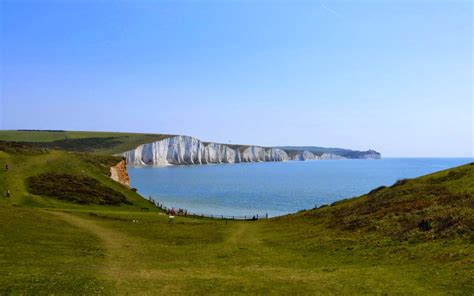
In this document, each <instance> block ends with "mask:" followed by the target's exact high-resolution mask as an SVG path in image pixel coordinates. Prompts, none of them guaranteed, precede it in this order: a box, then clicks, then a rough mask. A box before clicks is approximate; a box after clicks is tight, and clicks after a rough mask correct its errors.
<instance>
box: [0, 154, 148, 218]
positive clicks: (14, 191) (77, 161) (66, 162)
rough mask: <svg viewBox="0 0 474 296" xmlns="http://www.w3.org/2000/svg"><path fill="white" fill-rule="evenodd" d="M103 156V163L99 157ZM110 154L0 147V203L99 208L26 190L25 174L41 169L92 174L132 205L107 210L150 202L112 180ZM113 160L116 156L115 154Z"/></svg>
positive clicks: (40, 171)
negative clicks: (12, 150) (11, 150)
mask: <svg viewBox="0 0 474 296" xmlns="http://www.w3.org/2000/svg"><path fill="white" fill-rule="evenodd" d="M104 158H105V159H106V162H105V164H102V163H101V161H103V159H104ZM110 158H111V157H109V156H106V157H102V156H93V155H90V154H77V153H68V152H64V151H54V150H50V151H48V152H46V153H10V154H7V153H5V152H1V151H0V186H1V187H2V188H0V189H1V196H2V197H1V198H0V203H9V204H15V205H19V206H31V207H41V208H71V209H81V210H89V209H101V208H102V206H100V205H79V204H74V203H70V202H65V201H60V200H56V199H53V198H48V197H44V196H37V195H33V194H30V193H29V192H28V191H27V187H26V180H27V179H28V177H31V176H36V175H39V174H42V173H51V172H52V173H59V174H61V173H65V174H79V175H85V176H88V177H91V178H94V179H96V180H98V181H99V182H100V184H102V185H104V186H106V187H108V188H111V189H113V190H115V191H118V192H121V193H122V194H124V195H125V197H126V198H127V200H129V201H130V202H132V203H133V204H132V205H125V204H122V205H120V206H113V207H110V208H109V209H110V210H130V209H132V210H133V209H141V208H144V207H149V208H150V209H152V210H153V208H152V207H151V205H150V203H149V202H148V201H146V200H144V199H143V198H142V197H140V196H139V195H138V194H136V193H135V192H133V191H131V190H130V189H129V188H127V187H125V186H123V185H121V184H119V183H117V182H115V181H113V180H112V179H110V177H109V176H108V175H107V173H108V170H109V166H108V165H107V164H106V163H114V162H111V159H110ZM114 159H116V162H118V161H119V160H120V158H118V157H116V158H114ZM5 164H8V165H9V170H8V171H5V169H4V168H5ZM7 190H10V192H11V196H10V198H6V191H7Z"/></svg>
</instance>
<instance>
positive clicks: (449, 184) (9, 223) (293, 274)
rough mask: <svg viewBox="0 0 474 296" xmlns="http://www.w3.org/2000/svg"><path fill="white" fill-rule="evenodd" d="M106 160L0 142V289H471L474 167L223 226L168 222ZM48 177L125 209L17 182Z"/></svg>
mask: <svg viewBox="0 0 474 296" xmlns="http://www.w3.org/2000/svg"><path fill="white" fill-rule="evenodd" d="M118 160H119V158H115V157H110V156H99V155H92V154H85V153H68V152H64V151H54V150H48V151H46V152H41V153H26V152H23V153H22V152H16V153H12V152H10V153H5V152H1V151H0V188H1V189H2V192H5V190H6V189H7V188H8V189H10V190H11V192H12V196H11V197H10V199H7V198H6V197H5V196H3V197H1V198H0V295H3V294H112V295H115V294H130V295H135V294H150V295H156V294H285V295H286V294H307V295H314V294H316V295H317V294H418V295H442V294H459V295H470V294H471V293H472V291H473V290H474V280H473V279H474V269H473V267H472V266H473V263H474V256H473V254H474V248H473V241H474V240H473V236H472V234H473V231H474V224H473V219H472V217H474V213H473V208H474V198H473V196H474V176H473V173H474V165H465V166H461V167H458V168H454V169H451V170H447V171H443V172H439V173H435V174H432V175H428V176H425V177H422V178H417V179H413V180H404V181H401V182H397V184H396V185H394V186H391V187H381V188H378V189H377V190H373V191H372V192H371V193H369V194H367V195H364V196H361V197H358V198H354V199H348V200H344V201H340V202H337V203H335V204H333V205H331V206H325V207H321V208H319V209H313V210H309V211H303V212H300V213H297V214H293V215H287V216H284V217H278V218H274V219H269V220H261V221H227V222H226V221H224V220H211V219H200V218H199V219H198V218H193V217H187V218H185V217H176V219H175V220H173V221H170V220H169V219H168V217H167V216H165V215H163V214H162V213H161V212H159V211H158V210H156V209H154V208H152V207H151V204H150V203H149V202H148V201H146V200H145V199H143V198H141V197H140V196H138V195H137V194H136V193H134V192H133V191H132V190H130V189H128V188H126V187H124V186H122V185H120V184H118V183H115V182H114V181H112V180H110V178H109V176H108V167H109V165H111V164H114V163H115V161H118ZM7 163H8V164H9V167H10V169H9V170H8V171H5V170H4V169H2V168H4V165H5V164H7ZM52 173H54V174H69V175H74V176H77V175H80V176H87V177H89V178H93V179H94V180H97V181H98V182H99V183H100V184H101V186H104V187H107V188H111V189H113V190H114V191H117V192H121V193H122V194H123V195H124V196H125V197H126V198H127V200H129V201H131V202H132V204H131V205H129V204H120V205H118V206H107V205H96V204H88V205H79V204H76V203H71V202H67V201H64V200H58V199H56V198H54V197H52V196H48V194H47V193H43V194H41V195H35V194H32V193H30V192H29V191H28V190H27V189H28V188H27V180H28V178H30V177H32V176H40V175H41V174H52ZM81 186H82V185H81V184H79V185H77V184H76V185H74V187H81ZM13 204H15V205H16V206H12V205H13ZM145 207H149V208H150V211H146V212H145V211H142V210H141V209H142V208H145ZM422 221H425V222H423V223H422Z"/></svg>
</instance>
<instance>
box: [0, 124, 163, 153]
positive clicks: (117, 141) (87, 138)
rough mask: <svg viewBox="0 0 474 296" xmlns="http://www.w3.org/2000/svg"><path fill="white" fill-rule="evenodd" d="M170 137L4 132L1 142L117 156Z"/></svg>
mask: <svg viewBox="0 0 474 296" xmlns="http://www.w3.org/2000/svg"><path fill="white" fill-rule="evenodd" d="M170 136H172V135H164V134H139V133H116V132H85V131H32V130H21V131H18V130H15V131H5V130H3V131H0V141H7V142H27V143H28V144H31V145H35V146H37V147H44V148H49V149H56V150H66V151H76V152H91V153H94V154H101V155H114V154H117V153H120V152H124V151H127V150H131V149H134V148H136V147H137V146H139V145H141V144H144V143H151V142H155V141H159V140H162V139H165V138H167V137H170Z"/></svg>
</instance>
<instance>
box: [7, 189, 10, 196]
mask: <svg viewBox="0 0 474 296" xmlns="http://www.w3.org/2000/svg"><path fill="white" fill-rule="evenodd" d="M7 197H10V189H8V190H7Z"/></svg>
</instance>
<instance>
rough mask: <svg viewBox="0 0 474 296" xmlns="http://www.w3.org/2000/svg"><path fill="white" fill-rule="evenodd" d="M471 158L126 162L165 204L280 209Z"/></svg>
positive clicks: (145, 191)
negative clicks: (161, 164)
mask: <svg viewBox="0 0 474 296" xmlns="http://www.w3.org/2000/svg"><path fill="white" fill-rule="evenodd" d="M472 161H473V159H472V158H471V159H470V158H384V159H381V160H324V161H288V162H265V163H240V164H218V165H194V166H170V167H129V168H128V172H129V174H130V178H131V186H132V187H135V188H137V189H138V192H139V193H140V194H141V195H142V196H144V197H148V196H152V197H153V198H154V199H155V200H156V201H158V202H160V203H163V204H164V205H165V206H167V207H173V206H174V207H177V208H185V209H187V210H188V211H190V212H195V213H203V214H213V215H236V216H240V215H242V216H243V215H248V216H249V215H256V214H259V215H265V214H266V213H268V214H269V216H277V215H283V214H287V213H292V212H296V211H299V210H302V209H310V208H313V207H315V206H319V205H321V204H330V203H332V202H334V201H337V200H339V199H343V198H348V197H353V196H358V195H361V194H364V193H366V192H368V191H370V190H371V189H373V188H375V187H378V186H381V185H392V184H393V183H394V182H395V181H397V180H398V179H402V178H413V177H418V176H421V175H425V174H428V173H431V172H435V171H439V170H443V169H447V168H450V167H454V166H458V165H462V164H466V163H469V162H472Z"/></svg>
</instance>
